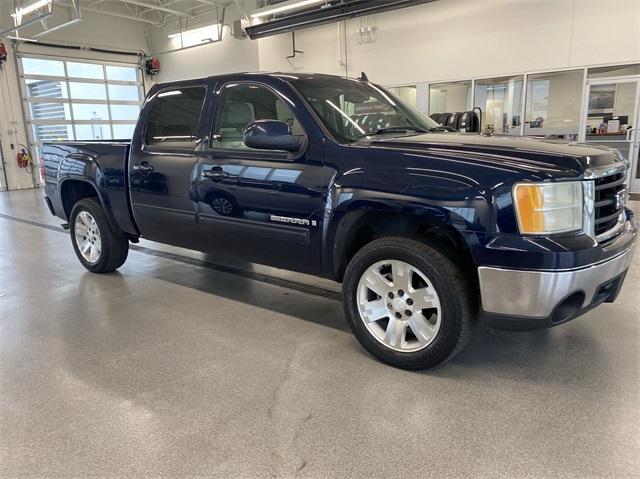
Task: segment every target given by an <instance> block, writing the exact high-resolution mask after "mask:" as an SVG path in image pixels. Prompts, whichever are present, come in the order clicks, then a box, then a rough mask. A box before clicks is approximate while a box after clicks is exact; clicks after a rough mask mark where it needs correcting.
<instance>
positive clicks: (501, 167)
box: [42, 73, 637, 369]
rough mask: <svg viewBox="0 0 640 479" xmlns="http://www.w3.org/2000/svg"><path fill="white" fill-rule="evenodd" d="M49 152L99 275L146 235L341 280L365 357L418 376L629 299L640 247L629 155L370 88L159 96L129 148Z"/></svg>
mask: <svg viewBox="0 0 640 479" xmlns="http://www.w3.org/2000/svg"><path fill="white" fill-rule="evenodd" d="M42 156H43V158H44V165H45V176H46V187H45V194H46V196H45V202H46V204H47V205H48V207H49V209H50V210H51V213H52V214H54V215H56V216H58V217H59V218H61V219H62V220H63V221H64V222H65V224H64V225H63V226H65V227H67V228H69V230H70V233H71V242H72V244H73V248H74V250H75V253H76V255H77V256H78V259H79V260H80V262H81V263H82V265H83V266H84V267H85V268H87V269H88V270H89V271H92V272H94V273H106V272H110V271H113V270H115V269H116V268H118V267H119V266H121V265H122V264H123V263H124V262H125V260H126V258H127V252H128V248H129V242H134V243H135V242H136V241H138V239H139V238H141V237H142V238H145V239H149V240H152V241H157V242H160V243H166V244H170V245H176V246H180V247H184V248H191V249H195V250H200V251H207V252H217V253H222V254H224V256H225V257H227V258H237V259H238V260H243V261H249V262H253V263H259V264H265V265H270V266H274V267H277V268H282V269H287V270H293V271H298V272H303V273H308V274H312V275H316V276H322V277H326V278H331V279H333V280H335V281H337V282H340V283H342V290H343V299H344V309H345V313H346V317H347V320H348V322H349V325H350V327H351V329H352V330H353V332H354V334H355V336H356V337H357V339H358V340H359V341H360V343H361V344H362V345H363V346H364V348H366V350H367V351H369V352H370V353H371V354H372V355H373V356H374V357H376V358H378V359H379V360H381V361H383V362H385V363H387V364H390V365H393V366H396V367H400V368H406V369H420V368H428V367H432V366H435V365H437V364H439V363H441V362H443V361H445V360H446V359H448V358H450V357H451V356H452V355H453V354H455V353H456V352H457V351H459V350H460V349H461V348H462V347H463V346H464V344H465V343H466V342H467V341H468V340H469V338H470V336H471V333H472V332H473V330H474V329H475V328H476V326H477V325H480V324H483V325H488V326H489V327H492V328H507V329H532V328H541V327H548V326H554V325H557V324H560V323H564V322H566V321H568V320H570V319H573V318H575V317H576V316H579V315H581V314H582V313H584V312H586V311H588V310H590V309H592V308H594V307H596V306H598V305H600V304H601V303H605V302H612V301H614V300H615V298H616V296H617V295H618V292H619V291H620V288H621V286H622V283H623V281H624V278H625V274H626V272H627V269H628V268H629V264H630V261H631V256H632V252H633V248H634V244H635V241H636V237H637V229H636V224H635V222H634V219H633V214H632V212H631V210H629V209H628V208H626V206H625V204H626V201H627V196H628V195H627V190H626V188H625V180H626V174H627V166H628V165H627V164H626V163H625V162H624V161H622V159H621V157H620V155H619V154H618V153H617V152H616V150H612V149H607V148H600V147H596V146H593V145H586V144H579V143H567V142H559V141H551V140H540V139H527V138H510V137H509V138H507V137H496V136H483V135H474V134H463V133H457V132H455V131H451V129H450V128H447V127H443V126H441V125H439V124H437V123H435V122H434V121H433V120H431V119H430V118H428V117H427V116H425V115H423V114H421V113H419V112H417V111H415V110H414V109H412V108H411V107H409V106H407V105H405V104H404V103H403V102H402V101H401V100H400V99H398V98H397V97H396V96H394V95H393V94H391V93H390V92H388V91H386V90H385V89H384V88H382V87H380V86H378V85H375V84H374V83H371V82H369V81H366V80H365V79H349V78H340V77H335V76H329V75H313V74H302V75H301V74H284V73H282V74H281V73H273V74H262V73H259V74H257V73H256V74H251V73H245V74H234V75H223V76H215V77H210V78H203V79H197V80H189V81H180V82H173V83H164V84H156V85H154V86H153V87H152V88H151V89H150V91H149V93H148V95H147V98H146V100H145V102H144V105H143V107H142V110H141V113H140V118H139V121H138V124H137V126H136V128H135V132H134V134H133V138H132V139H131V141H113V142H105V141H89V142H64V143H48V144H45V145H44V146H43V155H42ZM592 320H596V318H593V319H592Z"/></svg>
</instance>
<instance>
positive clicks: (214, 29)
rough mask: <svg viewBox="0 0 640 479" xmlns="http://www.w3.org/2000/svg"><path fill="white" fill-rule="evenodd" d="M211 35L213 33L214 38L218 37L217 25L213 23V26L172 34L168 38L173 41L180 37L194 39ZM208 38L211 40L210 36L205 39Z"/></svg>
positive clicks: (218, 25) (218, 26) (218, 28)
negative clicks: (192, 37)
mask: <svg viewBox="0 0 640 479" xmlns="http://www.w3.org/2000/svg"><path fill="white" fill-rule="evenodd" d="M211 33H213V34H214V36H215V37H216V38H217V37H218V36H219V35H220V24H219V23H214V24H213V25H207V26H206V27H200V28H194V29H192V30H185V31H184V32H177V33H172V34H171V35H169V38H171V39H174V38H180V37H183V38H184V37H191V36H194V37H195V36H202V35H207V34H211ZM202 38H204V37H202ZM209 38H212V37H211V35H209V37H207V40H208V39H209Z"/></svg>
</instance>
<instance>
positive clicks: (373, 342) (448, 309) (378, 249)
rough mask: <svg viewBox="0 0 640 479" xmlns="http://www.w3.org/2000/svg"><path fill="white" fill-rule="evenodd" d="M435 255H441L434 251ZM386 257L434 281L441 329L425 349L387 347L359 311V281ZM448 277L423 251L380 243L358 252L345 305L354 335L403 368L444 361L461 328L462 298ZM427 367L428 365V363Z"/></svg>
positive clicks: (349, 275) (347, 281)
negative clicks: (458, 296) (407, 265)
mask: <svg viewBox="0 0 640 479" xmlns="http://www.w3.org/2000/svg"><path fill="white" fill-rule="evenodd" d="M432 251H433V253H434V254H439V253H437V252H436V251H435V250H432ZM386 260H399V261H404V262H406V263H409V264H411V265H412V266H414V267H415V268H417V269H418V270H420V271H421V272H422V273H423V274H424V275H425V276H426V277H427V279H428V280H429V281H430V282H431V284H432V285H433V287H434V289H435V290H436V293H437V294H438V297H439V299H440V315H441V318H440V321H441V323H440V329H439V331H438V333H437V334H436V337H435V339H434V340H433V341H432V342H431V343H430V344H429V345H428V346H427V347H425V348H423V349H421V350H419V351H414V352H400V351H395V350H393V349H390V348H388V347H386V346H385V345H384V344H382V343H381V342H380V341H378V340H377V339H376V338H374V337H373V335H372V334H371V333H370V332H369V330H368V328H367V327H366V325H365V324H364V322H363V321H362V319H361V317H360V313H359V311H358V303H357V301H358V299H357V298H358V283H359V281H360V278H361V277H362V275H363V274H364V272H365V271H366V270H367V268H368V267H369V266H371V265H372V264H374V263H376V262H378V261H386ZM450 281H451V279H447V277H446V276H445V274H443V273H442V272H441V271H440V270H439V269H438V268H437V267H436V266H435V265H434V264H433V263H432V261H430V260H429V259H428V257H427V256H425V255H424V254H422V252H421V251H419V250H416V249H413V248H406V247H404V246H391V245H380V246H373V247H371V248H367V249H366V251H361V252H360V253H358V254H356V256H355V257H354V259H353V260H352V261H351V263H350V264H349V266H348V267H347V271H346V273H345V281H344V290H343V295H344V298H343V299H344V305H345V313H346V316H347V320H348V322H349V326H350V327H351V330H352V331H353V333H354V335H355V336H356V337H357V338H358V340H359V341H360V342H361V343H362V345H363V346H364V347H365V349H367V350H368V351H369V352H370V353H371V354H373V355H374V356H375V357H377V358H378V359H379V360H381V361H383V362H385V363H388V364H391V365H392V366H397V367H402V368H413V366H414V365H415V366H416V367H425V363H429V364H431V363H432V365H435V364H438V363H440V362H443V361H444V360H445V359H446V358H447V357H449V355H450V354H451V353H452V351H453V350H454V349H455V347H456V345H457V342H458V338H459V337H460V334H461V327H462V315H463V314H464V311H463V310H462V307H461V304H462V301H461V299H460V298H457V297H456V294H455V293H454V291H453V288H451V287H449V286H450ZM426 367H428V366H426Z"/></svg>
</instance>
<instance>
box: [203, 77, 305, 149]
mask: <svg viewBox="0 0 640 479" xmlns="http://www.w3.org/2000/svg"><path fill="white" fill-rule="evenodd" d="M240 85H254V86H258V87H262V88H265V89H266V90H268V91H270V92H271V93H273V94H274V95H275V96H276V97H277V98H279V99H280V100H281V101H282V102H283V103H284V104H285V105H287V107H288V108H289V110H290V111H291V114H292V116H293V118H294V120H295V121H297V122H298V125H300V129H301V130H302V135H303V137H304V143H303V146H302V148H300V150H299V151H297V152H287V151H281V150H258V149H253V148H248V147H247V148H221V147H219V146H215V145H214V142H215V140H216V138H215V136H216V135H215V134H214V129H215V128H216V124H217V122H218V118H219V117H220V113H221V111H222V95H223V93H224V90H225V89H226V88H228V87H232V86H240ZM308 145H309V135H308V133H307V131H306V129H305V128H304V125H303V124H302V122H301V121H300V118H298V115H296V113H295V111H294V108H293V106H292V105H291V101H290V100H289V99H288V98H286V97H285V96H284V95H283V94H281V93H280V92H279V91H278V90H276V89H275V88H273V87H272V86H270V85H267V84H266V83H262V82H259V81H255V80H229V81H226V82H224V83H222V84H220V85H216V89H215V91H214V105H213V110H212V115H211V125H210V126H209V138H208V141H207V149H208V150H209V151H210V152H213V153H215V152H220V153H225V154H227V155H229V156H242V157H245V158H246V157H250V158H254V157H255V158H258V159H264V160H276V161H277V160H296V159H298V158H300V157H302V156H304V155H305V154H306V152H307V148H308Z"/></svg>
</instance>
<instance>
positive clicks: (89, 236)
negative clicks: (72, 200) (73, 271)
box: [69, 198, 129, 273]
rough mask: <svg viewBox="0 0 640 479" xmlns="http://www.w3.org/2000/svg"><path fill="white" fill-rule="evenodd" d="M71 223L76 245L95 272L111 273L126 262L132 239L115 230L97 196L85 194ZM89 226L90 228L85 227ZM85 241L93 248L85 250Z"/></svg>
mask: <svg viewBox="0 0 640 479" xmlns="http://www.w3.org/2000/svg"><path fill="white" fill-rule="evenodd" d="M91 220H93V221H94V222H92V221H91ZM69 224H70V228H69V231H70V233H71V243H72V244H73V249H74V251H75V252H76V256H77V257H78V259H79V260H80V263H82V266H84V267H85V268H86V269H88V270H89V271H91V272H92V273H109V272H111V271H114V270H116V269H118V268H119V267H120V266H122V265H123V264H124V262H125V261H126V259H127V255H128V254H129V241H128V240H127V239H126V238H125V237H124V236H122V235H118V234H116V233H114V232H113V231H112V230H111V228H110V227H109V223H108V222H107V216H106V214H105V212H104V209H103V208H102V205H101V204H100V201H99V200H98V199H97V198H83V199H81V200H79V201H78V202H77V203H76V204H75V205H73V209H72V210H71V217H70V218H69ZM87 226H89V229H88V230H86V229H85V228H86V227H87ZM76 233H78V234H76ZM85 233H86V236H85ZM85 241H88V243H86V242H85ZM79 242H80V244H78V243H79ZM83 242H84V243H83ZM81 245H83V246H88V247H89V249H88V250H87V251H86V252H85V253H83V252H82V251H81Z"/></svg>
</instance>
